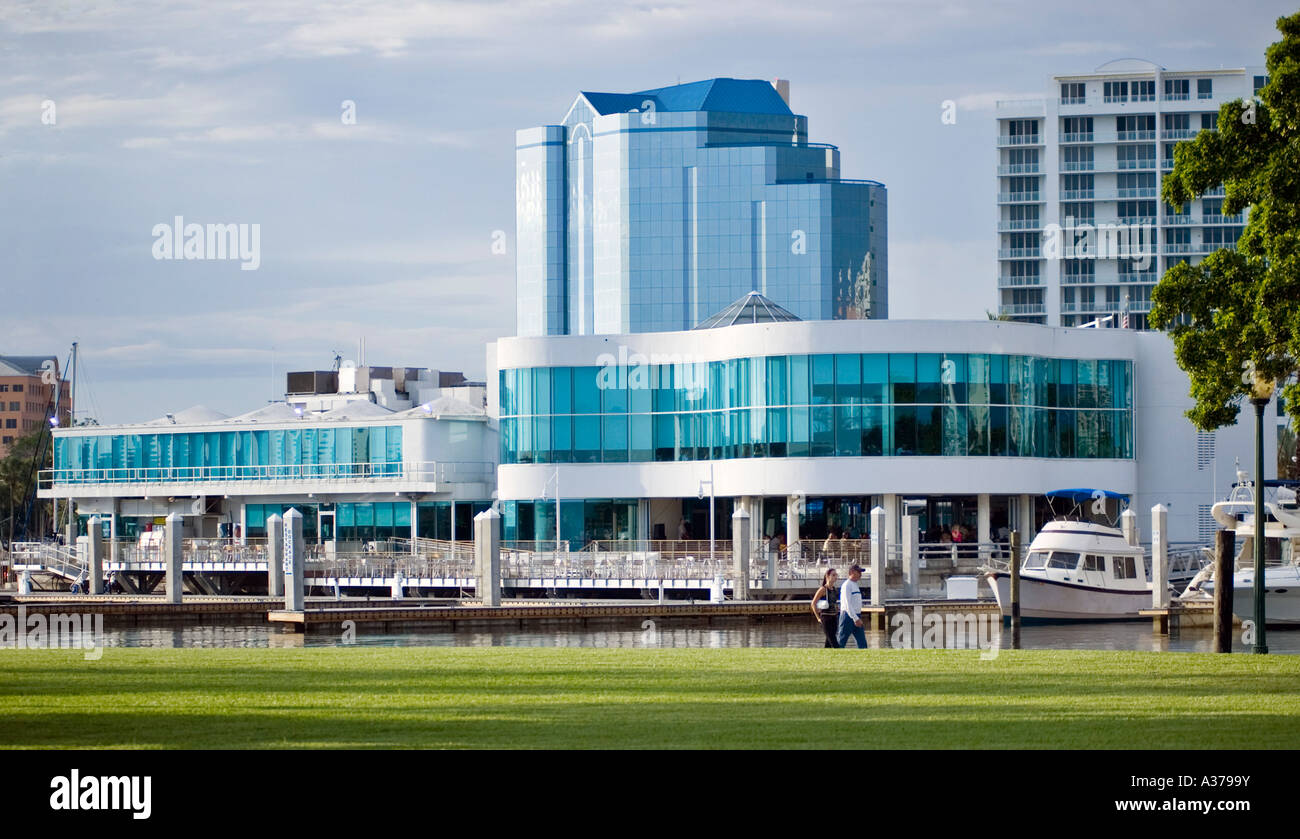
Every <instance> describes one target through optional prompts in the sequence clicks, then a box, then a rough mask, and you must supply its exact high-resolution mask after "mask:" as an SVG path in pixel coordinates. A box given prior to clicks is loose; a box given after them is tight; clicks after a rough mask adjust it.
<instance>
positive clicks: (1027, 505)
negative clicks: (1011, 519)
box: [1016, 495, 1034, 546]
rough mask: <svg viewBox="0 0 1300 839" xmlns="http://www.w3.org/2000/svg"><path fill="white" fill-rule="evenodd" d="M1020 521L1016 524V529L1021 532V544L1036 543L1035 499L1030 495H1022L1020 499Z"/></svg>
mask: <svg viewBox="0 0 1300 839" xmlns="http://www.w3.org/2000/svg"><path fill="white" fill-rule="evenodd" d="M1019 506H1020V514H1019V515H1018V516H1017V518H1019V519H1020V521H1018V522H1017V523H1016V529H1017V530H1019V531H1020V544H1021V545H1026V546H1027V545H1029V543H1030V542H1032V541H1034V499H1033V498H1032V497H1030V496H1028V495H1022V496H1020V499H1019Z"/></svg>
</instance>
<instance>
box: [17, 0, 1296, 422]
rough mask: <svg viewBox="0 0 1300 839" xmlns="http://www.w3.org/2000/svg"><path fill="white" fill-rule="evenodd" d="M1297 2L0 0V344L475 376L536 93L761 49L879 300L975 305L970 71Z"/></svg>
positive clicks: (255, 367)
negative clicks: (879, 272) (869, 233)
mask: <svg viewBox="0 0 1300 839" xmlns="http://www.w3.org/2000/svg"><path fill="white" fill-rule="evenodd" d="M1296 11H1297V8H1296V7H1295V5H1294V0H1292V4H1290V5H1289V4H1287V3H1280V2H1279V3H1275V2H1266V1H1265V0H1244V2H1235V3H1224V2H1222V1H1221V0H1219V1H1218V2H1201V1H1200V0H1188V1H1186V2H1141V0H1126V1H1125V2H1109V0H1101V1H1100V2H1087V3H1084V2H1071V3H1045V2H1022V1H1021V0H984V1H983V2H944V1H943V0H880V1H879V2H819V1H818V0H804V1H803V2H799V3H788V2H767V0H740V1H739V2H735V1H733V0H712V2H708V3H700V4H698V5H697V4H693V3H684V2H673V0H661V1H660V2H654V0H650V2H644V1H643V2H624V0H600V1H599V2H578V0H572V2H569V1H567V0H542V1H539V2H530V1H529V0H517V1H516V2H383V1H382V0H379V1H377V2H362V0H335V2H331V3H319V2H316V1H315V0H230V2H221V3H212V2H210V0H197V1H196V2H188V1H187V0H181V1H180V2H159V1H157V0H137V1H136V2H131V0H127V2H117V3H101V2H79V1H78V0H39V2H26V0H17V1H16V0H3V2H0V208H3V224H0V253H3V255H4V258H3V260H2V261H0V290H2V291H3V294H0V354H14V355H31V354H46V353H49V354H55V353H57V354H58V355H59V357H60V359H61V360H62V359H65V358H66V357H67V353H68V348H69V346H70V345H71V344H72V342H73V341H77V342H78V343H79V347H80V352H79V359H80V367H79V372H80V375H79V376H78V397H79V400H78V406H77V409H78V411H77V413H78V418H79V419H80V418H85V417H93V418H95V419H97V420H98V421H99V422H100V423H101V424H109V423H122V422H139V421H144V420H149V419H152V418H155V417H158V416H161V415H162V414H164V413H166V412H175V411H178V410H181V409H183V408H186V407H189V406H191V405H195V404H204V405H207V406H209V407H211V408H215V409H217V410H220V411H223V412H225V413H228V414H238V413H243V412H245V411H248V410H252V409H254V408H257V407H259V406H261V405H263V404H265V403H266V402H267V401H268V400H273V399H277V398H281V397H282V396H283V391H284V373H285V372H286V371H288V370H310V369H329V367H330V366H331V364H332V363H333V360H334V356H335V353H339V354H341V355H342V356H343V357H344V358H345V359H349V360H358V361H359V360H360V359H359V356H358V350H357V347H358V341H359V340H360V339H362V338H364V340H365V346H366V350H365V361H366V362H368V363H371V364H379V365H394V366H421V367H433V368H435V369H441V370H462V371H464V372H465V373H466V374H467V375H469V376H470V377H471V378H473V379H480V378H482V377H483V376H484V375H485V366H486V362H485V349H484V348H485V344H486V343H487V342H490V341H492V340H495V339H496V338H498V337H503V336H508V335H512V334H513V333H514V328H515V307H514V250H513V242H512V241H511V240H512V239H513V235H514V132H515V130H516V129H519V128H526V127H531V126H536V125H545V124H554V123H558V122H559V121H560V120H561V119H562V118H563V116H564V114H565V113H566V112H567V111H568V109H569V106H570V105H571V104H572V103H573V100H574V98H575V97H576V96H577V94H578V91H580V90H594V91H612V92H631V91H636V90H645V89H649V88H655V87H662V86H665V85H669V84H675V83H677V82H679V81H681V82H690V81H698V80H700V79H707V78H713V77H718V76H729V77H733V78H758V79H773V78H784V79H789V80H790V88H791V91H790V92H791V107H792V109H793V110H794V111H795V112H796V113H799V114H804V115H806V116H807V117H808V125H809V140H810V141H812V142H822V143H833V144H835V145H837V146H839V148H840V151H841V174H842V175H843V176H844V177H846V178H869V179H873V180H879V181H882V182H883V183H885V185H886V186H887V188H888V190H889V218H888V224H889V284H890V288H889V298H890V300H889V305H890V315H891V317H894V318H945V319H971V318H977V319H978V318H983V317H985V310H987V309H992V308H995V306H996V293H995V278H996V273H997V263H996V249H997V237H996V233H995V230H996V219H997V205H996V188H997V184H996V176H995V171H996V165H997V152H996V147H995V144H994V137H995V135H996V130H997V129H996V124H995V121H994V113H993V107H994V103H995V102H996V101H997V100H998V99H1016V98H1041V97H1043V96H1045V95H1048V85H1049V83H1050V77H1051V76H1052V75H1054V74H1064V73H1077V72H1088V71H1091V70H1093V69H1094V68H1096V67H1097V66H1099V65H1101V64H1103V63H1105V62H1106V61H1110V60H1113V59H1117V58H1129V57H1137V58H1145V59H1149V60H1152V61H1155V62H1157V63H1159V64H1161V65H1163V66H1165V67H1168V68H1170V69H1201V68H1205V69H1208V68H1217V67H1242V66H1255V65H1262V64H1263V63H1264V50H1265V48H1266V47H1267V46H1268V44H1270V43H1272V42H1273V41H1275V40H1277V38H1278V33H1277V31H1276V27H1275V21H1276V19H1277V18H1278V17H1279V16H1282V15H1286V14H1292V13H1295V12H1296ZM947 100H951V101H952V102H955V103H956V106H957V107H956V112H955V113H956V121H955V123H951V124H946V123H945V122H944V121H943V119H942V116H943V113H944V102H945V101H947ZM178 216H179V217H181V218H182V219H183V220H184V222H183V223H184V224H191V223H197V224H203V225H207V224H243V225H249V227H248V231H249V233H250V234H251V232H252V227H251V226H252V225H257V226H258V227H257V230H258V232H259V242H258V244H259V247H258V254H259V260H258V262H257V265H256V268H255V270H247V269H246V268H245V267H243V266H244V265H248V266H249V267H251V266H252V261H251V260H241V259H205V260H197V259H183V258H172V259H167V258H158V257H159V256H166V253H165V251H164V250H163V242H164V240H168V235H167V233H166V232H165V231H163V232H159V230H160V227H159V226H160V225H168V226H174V225H175V219H176V217H178ZM494 244H496V245H497V247H494ZM501 245H504V247H501ZM176 255H183V254H173V256H176Z"/></svg>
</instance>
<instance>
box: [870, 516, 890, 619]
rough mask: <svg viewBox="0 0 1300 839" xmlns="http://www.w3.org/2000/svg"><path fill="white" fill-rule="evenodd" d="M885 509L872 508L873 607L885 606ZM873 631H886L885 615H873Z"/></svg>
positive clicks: (882, 613)
mask: <svg viewBox="0 0 1300 839" xmlns="http://www.w3.org/2000/svg"><path fill="white" fill-rule="evenodd" d="M886 544H887V543H886V541H885V508H884V507H872V508H871V605H872V606H880V607H883V606H884V605H885V566H886V562H885V550H886ZM871 623H872V629H878V630H884V628H885V613H884V611H883V608H882V610H881V611H877V612H872V613H871Z"/></svg>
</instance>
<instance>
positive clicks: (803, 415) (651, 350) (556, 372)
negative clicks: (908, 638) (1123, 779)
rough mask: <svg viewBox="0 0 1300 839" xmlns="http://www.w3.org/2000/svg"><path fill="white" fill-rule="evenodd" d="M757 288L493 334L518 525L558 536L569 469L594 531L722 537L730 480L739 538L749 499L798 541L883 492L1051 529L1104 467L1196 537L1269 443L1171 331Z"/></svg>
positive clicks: (568, 493) (853, 530)
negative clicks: (725, 297) (723, 310)
mask: <svg viewBox="0 0 1300 839" xmlns="http://www.w3.org/2000/svg"><path fill="white" fill-rule="evenodd" d="M747 301H748V302H745V301H738V303H737V305H736V306H735V307H733V309H734V310H735V312H736V313H737V314H738V316H735V317H730V318H724V319H720V320H715V322H716V323H717V326H716V327H714V328H697V329H695V330H691V331H686V332H661V333H645V334H629V335H596V336H548V337H516V338H505V339H502V340H500V341H498V342H497V343H496V344H493V345H490V346H489V348H488V370H489V377H488V378H489V381H488V385H489V397H488V411H489V414H490V415H491V416H492V417H493V421H499V423H500V436H501V448H502V451H501V455H502V460H501V465H500V466H499V468H498V470H497V493H498V498H499V499H500V501H501V507H502V515H503V517H504V526H505V538H507V539H513V540H532V539H537V540H543V539H549V538H553V534H554V532H555V515H556V514H555V507H556V504H555V498H556V495H557V487H558V495H559V497H560V511H561V512H560V518H561V538H562V539H564V540H565V541H567V542H569V543H570V545H571V546H573V547H578V546H582V545H585V544H588V543H590V542H591V541H592V540H615V541H624V540H628V539H664V538H667V539H673V538H677V537H678V536H679V535H682V534H686V535H688V536H689V537H692V538H697V539H698V538H707V536H708V533H709V517H710V513H709V508H710V505H711V498H712V499H716V501H714V502H713V505H712V506H713V513H712V516H713V521H714V530H715V531H716V533H717V534H718V538H723V537H724V536H725V535H726V534H727V533H728V532H729V529H728V523H729V520H730V517H731V513H732V512H733V510H734V509H736V508H737V507H744V508H745V509H746V510H747V511H748V512H749V514H750V516H751V521H752V522H753V523H754V527H755V528H756V529H757V530H758V532H759V533H760V534H761V536H762V537H763V538H766V539H773V538H776V539H780V538H781V537H784V540H785V541H786V543H787V544H794V543H796V542H798V541H800V540H801V539H803V540H807V539H817V540H821V539H823V538H825V536H826V535H827V533H828V532H831V531H837V532H842V533H843V534H844V535H846V536H849V537H850V538H852V537H853V536H855V535H856V536H860V537H865V535H866V531H867V526H868V525H867V514H868V512H869V511H870V509H871V508H872V507H873V506H876V505H881V506H883V507H884V509H885V511H886V513H887V517H888V523H889V524H888V527H889V528H890V533H891V539H896V538H898V536H899V534H898V529H897V528H898V526H899V518H900V516H901V515H903V514H904V512H905V509H904V508H905V506H906V507H907V508H909V510H910V511H911V512H915V513H918V514H919V515H920V516H921V528H922V532H923V533H925V532H926V531H927V530H929V531H932V532H937V529H938V528H939V527H948V526H950V525H952V524H961V525H964V526H966V527H969V528H970V530H971V531H972V533H973V534H975V535H977V536H978V538H979V541H981V542H988V541H990V537H991V536H992V535H993V534H995V533H996V532H997V530H998V529H999V528H1000V527H1001V526H1007V527H1009V528H1012V529H1019V530H1021V531H1022V532H1023V534H1024V536H1025V537H1026V538H1029V537H1031V536H1032V535H1033V533H1034V532H1035V531H1036V528H1037V525H1038V523H1040V522H1042V521H1044V520H1046V518H1047V516H1048V511H1047V509H1046V508H1045V505H1043V503H1042V494H1043V493H1044V492H1045V491H1047V490H1051V489H1059V488H1066V487H1070V488H1073V487H1088V488H1099V489H1106V490H1112V491H1116V492H1119V493H1124V494H1126V495H1129V496H1130V499H1131V504H1132V506H1133V507H1134V509H1136V510H1137V511H1139V512H1141V513H1145V512H1146V511H1149V510H1150V508H1151V507H1152V506H1153V505H1155V504H1157V503H1160V504H1164V505H1165V506H1166V507H1168V508H1169V528H1170V533H1169V534H1168V535H1169V538H1170V539H1172V540H1173V541H1177V542H1192V541H1198V540H1204V539H1208V538H1209V537H1210V536H1211V534H1212V533H1213V529H1214V525H1213V520H1212V518H1211V517H1210V514H1209V511H1210V506H1211V505H1212V504H1213V503H1214V501H1215V500H1218V499H1221V498H1222V497H1224V496H1225V495H1226V494H1227V492H1228V490H1229V488H1230V486H1231V484H1232V482H1233V481H1234V480H1235V479H1236V474H1235V461H1236V459H1238V458H1240V461H1241V463H1242V464H1246V465H1248V464H1250V463H1252V462H1253V460H1252V457H1253V451H1254V449H1253V446H1254V437H1253V430H1252V428H1251V424H1250V423H1249V422H1242V423H1240V424H1238V425H1236V426H1233V427H1230V428H1225V429H1222V430H1220V431H1218V432H1216V433H1213V434H1200V433H1197V432H1196V431H1195V429H1194V428H1193V426H1192V425H1191V423H1190V422H1189V421H1188V420H1187V419H1186V417H1185V416H1184V415H1183V412H1184V411H1185V410H1186V409H1187V408H1189V407H1190V405H1191V402H1190V400H1189V398H1188V396H1187V392H1188V387H1187V378H1186V376H1185V375H1184V374H1183V373H1182V371H1180V370H1179V369H1178V367H1177V366H1176V365H1175V363H1174V360H1173V353H1172V348H1171V344H1170V341H1169V339H1168V337H1167V336H1165V335H1164V334H1162V333H1150V332H1137V331H1128V332H1117V331H1113V330H1097V329H1071V328H1061V327H1048V326H1039V325H1033V324H1018V323H1009V322H998V321H981V322H950V321H895V320H889V321H868V320H858V321H813V322H802V321H798V320H797V319H793V316H790V315H789V313H788V312H785V313H782V312H781V310H779V309H774V308H773V307H771V306H770V304H768V305H764V303H763V301H762V299H761V298H759V297H758V296H757V295H753V294H751V295H750V296H749V297H748V298H747ZM755 320H757V321H758V322H754V321H755ZM493 371H495V374H494V372H493ZM498 418H499V419H498ZM1271 425H1272V424H1270V429H1266V432H1267V433H1268V434H1269V435H1270V439H1268V440H1267V441H1266V446H1267V449H1266V450H1267V451H1269V452H1272V451H1273V450H1274V448H1273V446H1274V445H1275V443H1274V440H1273V439H1271V438H1272V435H1273V434H1274V433H1275V429H1272V428H1271ZM1270 462H1271V461H1270ZM1112 512H1113V511H1112ZM1148 538H1149V534H1148Z"/></svg>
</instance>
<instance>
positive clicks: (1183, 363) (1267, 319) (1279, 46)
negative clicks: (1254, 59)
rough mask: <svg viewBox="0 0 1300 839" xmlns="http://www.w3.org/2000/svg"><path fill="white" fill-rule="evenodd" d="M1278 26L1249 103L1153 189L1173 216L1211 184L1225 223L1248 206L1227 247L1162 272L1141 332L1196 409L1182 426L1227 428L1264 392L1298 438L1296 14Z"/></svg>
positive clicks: (1232, 111) (1227, 110)
mask: <svg viewBox="0 0 1300 839" xmlns="http://www.w3.org/2000/svg"><path fill="white" fill-rule="evenodd" d="M1277 27H1278V30H1279V31H1280V32H1281V33H1282V40H1280V41H1278V42H1277V43H1275V44H1273V45H1272V46H1270V47H1269V48H1268V52H1267V59H1266V60H1267V64H1268V83H1267V84H1266V85H1265V86H1264V87H1263V88H1262V89H1260V91H1259V92H1258V98H1257V99H1248V100H1237V101H1234V102H1228V103H1225V104H1224V105H1223V106H1222V107H1221V108H1220V109H1219V115H1218V128H1217V130H1216V131H1202V132H1200V133H1199V134H1198V135H1197V136H1196V138H1195V139H1194V140H1191V141H1188V142H1183V143H1179V144H1178V145H1177V146H1176V147H1175V148H1174V170H1173V172H1172V173H1171V174H1170V175H1169V176H1168V177H1166V178H1165V180H1164V185H1163V187H1162V190H1161V193H1162V195H1161V197H1162V198H1164V200H1165V201H1166V202H1168V203H1169V204H1171V205H1174V206H1181V205H1183V204H1186V203H1187V202H1188V201H1190V200H1192V199H1195V198H1196V197H1197V196H1200V195H1203V194H1204V193H1205V192H1207V191H1208V190H1210V189H1213V188H1214V187H1216V186H1218V185H1219V184H1222V185H1223V188H1224V200H1223V213H1224V215H1234V214H1236V213H1239V212H1241V211H1242V210H1244V209H1245V208H1247V207H1249V208H1250V218H1249V220H1248V221H1247V223H1246V227H1245V230H1244V231H1243V233H1242V236H1241V238H1240V240H1239V241H1238V243H1237V247H1236V249H1232V248H1224V249H1221V250H1217V251H1215V252H1213V253H1211V254H1210V255H1208V256H1207V257H1206V258H1205V260H1204V261H1203V262H1201V263H1200V264H1199V265H1191V264H1188V263H1181V264H1179V265H1175V266H1173V267H1172V268H1170V269H1169V270H1168V271H1167V272H1166V273H1165V275H1164V277H1163V278H1162V279H1161V281H1160V283H1159V284H1158V285H1157V286H1156V287H1155V289H1154V291H1153V292H1152V294H1151V315H1150V320H1151V324H1152V325H1153V326H1155V327H1156V328H1158V329H1164V330H1166V331H1168V332H1169V333H1170V335H1171V336H1172V338H1173V341H1174V353H1175V357H1176V358H1177V360H1178V364H1179V366H1180V367H1182V368H1183V370H1185V371H1186V372H1187V374H1188V376H1189V377H1190V379H1191V383H1192V388H1191V395H1192V397H1193V398H1195V400H1196V406H1195V407H1194V408H1192V409H1191V410H1190V411H1188V412H1187V416H1188V417H1189V418H1190V419H1191V420H1192V422H1193V423H1194V424H1195V425H1196V426H1197V427H1198V428H1200V429H1203V430H1211V429H1215V428H1219V427H1222V426H1224V425H1231V424H1233V423H1235V422H1236V420H1237V413H1238V411H1239V409H1240V406H1241V402H1242V400H1243V399H1246V398H1250V397H1251V396H1252V395H1253V393H1254V390H1255V388H1256V387H1257V385H1258V384H1264V386H1265V389H1266V387H1267V383H1269V382H1273V383H1277V384H1278V385H1282V386H1284V389H1283V392H1282V395H1283V396H1284V398H1285V400H1286V405H1287V409H1288V414H1289V415H1290V417H1291V420H1292V423H1293V425H1294V427H1295V428H1297V429H1300V384H1297V382H1296V381H1295V373H1296V371H1297V370H1298V369H1300V14H1296V15H1292V16H1291V17H1284V18H1280V19H1279V20H1278V22H1277Z"/></svg>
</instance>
